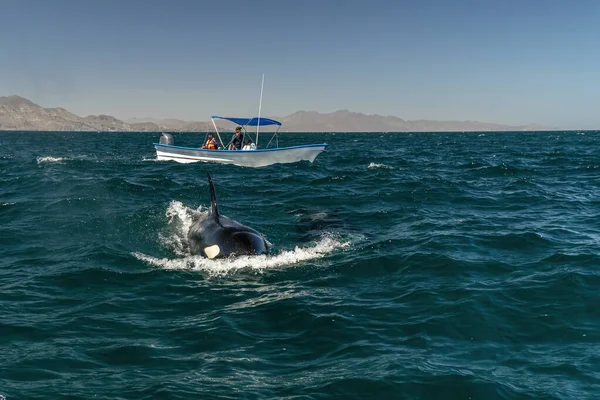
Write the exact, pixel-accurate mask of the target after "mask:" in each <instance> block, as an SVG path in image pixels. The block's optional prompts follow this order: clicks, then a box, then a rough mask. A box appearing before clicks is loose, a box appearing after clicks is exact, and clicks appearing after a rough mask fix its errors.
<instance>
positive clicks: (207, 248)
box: [188, 173, 268, 259]
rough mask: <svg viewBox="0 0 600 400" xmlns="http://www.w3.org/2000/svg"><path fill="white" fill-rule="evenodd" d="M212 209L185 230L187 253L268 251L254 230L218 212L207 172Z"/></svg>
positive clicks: (224, 255)
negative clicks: (186, 231)
mask: <svg viewBox="0 0 600 400" xmlns="http://www.w3.org/2000/svg"><path fill="white" fill-rule="evenodd" d="M207 175H208V185H209V188H210V199H211V209H210V212H209V214H208V215H203V216H201V217H200V218H199V219H198V220H196V221H195V222H194V223H193V224H192V226H191V227H190V229H189V231H188V243H189V250H190V253H191V254H193V255H201V256H203V257H205V258H209V259H215V258H227V257H231V256H242V255H260V254H268V246H267V241H266V240H265V238H264V237H263V235H261V234H260V233H258V232H257V231H255V230H254V229H252V228H250V227H247V226H245V225H242V224H240V223H239V222H237V221H234V220H232V219H231V218H228V217H226V216H224V215H220V214H219V209H218V207H217V196H216V195H215V187H214V185H213V182H212V179H211V176H210V173H207Z"/></svg>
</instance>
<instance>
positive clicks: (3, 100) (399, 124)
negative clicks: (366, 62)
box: [0, 96, 553, 132]
mask: <svg viewBox="0 0 600 400" xmlns="http://www.w3.org/2000/svg"><path fill="white" fill-rule="evenodd" d="M271 118H273V119H276V120H278V121H281V122H282V123H283V126H282V128H281V131H283V132H443V131H521V130H544V129H553V128H548V127H543V126H539V125H526V126H510V125H501V124H492V123H485V122H478V121H429V120H417V121H407V120H404V119H402V118H398V117H394V116H381V115H365V114H361V113H356V112H351V111H348V110H340V111H335V112H333V113H329V114H321V113H318V112H315V111H298V112H296V113H294V114H291V115H287V116H284V117H271ZM218 127H219V129H220V130H221V129H223V130H227V131H231V130H232V129H233V128H234V127H235V125H233V124H231V123H227V122H224V121H219V124H218ZM213 129H214V128H213V126H212V123H211V122H210V121H182V120H178V119H162V120H159V119H153V118H150V117H148V118H133V119H130V120H128V121H121V120H119V119H117V118H115V117H112V116H110V115H89V116H87V117H80V116H78V115H75V114H73V113H71V112H69V111H67V110H65V109H64V108H60V107H58V108H44V107H41V106H39V105H37V104H35V103H33V102H32V101H30V100H28V99H25V98H23V97H20V96H7V97H0V130H9V131H102V132H104V131H112V132H164V131H168V132H205V131H209V130H213Z"/></svg>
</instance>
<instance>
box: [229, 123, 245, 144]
mask: <svg viewBox="0 0 600 400" xmlns="http://www.w3.org/2000/svg"><path fill="white" fill-rule="evenodd" d="M243 144H244V135H242V127H241V126H238V127H237V128H235V134H234V135H233V136H232V137H231V145H230V146H229V150H241V149H242V145H243Z"/></svg>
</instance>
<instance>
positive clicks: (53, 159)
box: [37, 156, 66, 164]
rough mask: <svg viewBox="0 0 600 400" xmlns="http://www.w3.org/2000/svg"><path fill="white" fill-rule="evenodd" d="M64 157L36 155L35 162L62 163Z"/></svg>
mask: <svg viewBox="0 0 600 400" xmlns="http://www.w3.org/2000/svg"><path fill="white" fill-rule="evenodd" d="M65 160H66V159H65V158H64V157H50V156H48V157H37V163H38V164H42V163H62V162H64V161H65Z"/></svg>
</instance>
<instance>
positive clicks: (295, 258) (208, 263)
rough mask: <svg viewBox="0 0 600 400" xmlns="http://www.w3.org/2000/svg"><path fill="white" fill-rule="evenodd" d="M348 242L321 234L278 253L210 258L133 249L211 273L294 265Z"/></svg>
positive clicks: (162, 263)
mask: <svg viewBox="0 0 600 400" xmlns="http://www.w3.org/2000/svg"><path fill="white" fill-rule="evenodd" d="M348 246H350V243H349V242H341V241H338V240H336V239H333V238H327V237H324V238H322V239H321V240H320V241H319V242H317V243H316V244H314V245H313V246H310V247H304V248H303V247H298V246H296V248H294V250H284V251H281V252H280V253H279V254H273V255H260V256H242V257H237V258H231V259H218V260H209V259H207V258H203V257H201V256H187V257H183V258H172V259H170V258H156V257H152V256H149V255H146V254H142V253H137V252H136V253H133V256H134V257H136V258H137V259H138V260H142V261H145V262H147V263H148V264H151V265H153V266H155V267H159V268H163V269H169V270H173V269H185V270H193V271H205V272H209V273H211V274H217V275H222V274H226V273H230V272H233V271H237V270H240V269H246V268H247V269H251V270H254V271H258V272H262V271H264V270H265V269H269V268H277V267H284V266H288V265H294V264H298V263H301V262H303V261H309V260H314V259H319V258H323V257H325V256H326V255H327V254H329V253H331V252H333V251H335V250H336V249H340V248H346V247H348Z"/></svg>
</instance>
